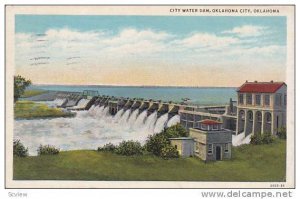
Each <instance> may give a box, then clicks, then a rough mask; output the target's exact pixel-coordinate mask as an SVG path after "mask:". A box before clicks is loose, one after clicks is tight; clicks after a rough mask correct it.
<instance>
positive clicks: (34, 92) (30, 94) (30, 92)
mask: <svg viewBox="0 0 300 199" xmlns="http://www.w3.org/2000/svg"><path fill="white" fill-rule="evenodd" d="M47 92H48V91H43V90H25V92H24V94H23V95H22V96H21V97H23V98H27V97H33V96H36V95H40V94H43V93H47Z"/></svg>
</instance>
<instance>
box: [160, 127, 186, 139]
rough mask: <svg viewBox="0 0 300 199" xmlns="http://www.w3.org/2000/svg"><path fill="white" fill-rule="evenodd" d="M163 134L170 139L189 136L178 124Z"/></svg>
mask: <svg viewBox="0 0 300 199" xmlns="http://www.w3.org/2000/svg"><path fill="white" fill-rule="evenodd" d="M163 133H164V134H165V136H166V137H168V138H178V137H187V136H188V132H187V130H186V129H185V128H184V127H183V126H182V125H181V124H176V125H174V126H171V127H169V128H167V129H166V130H165V131H163Z"/></svg>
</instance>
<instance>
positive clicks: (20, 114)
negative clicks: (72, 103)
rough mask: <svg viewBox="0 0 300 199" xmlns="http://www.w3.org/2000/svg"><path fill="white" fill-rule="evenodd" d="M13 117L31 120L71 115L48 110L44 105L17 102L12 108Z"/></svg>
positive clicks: (53, 109)
mask: <svg viewBox="0 0 300 199" xmlns="http://www.w3.org/2000/svg"><path fill="white" fill-rule="evenodd" d="M14 116H15V118H17V119H33V118H47V117H68V116H73V114H72V113H68V112H63V111H62V110H61V109H58V108H50V107H48V106H47V105H46V104H42V103H36V102H32V101H17V102H16V104H15V107H14Z"/></svg>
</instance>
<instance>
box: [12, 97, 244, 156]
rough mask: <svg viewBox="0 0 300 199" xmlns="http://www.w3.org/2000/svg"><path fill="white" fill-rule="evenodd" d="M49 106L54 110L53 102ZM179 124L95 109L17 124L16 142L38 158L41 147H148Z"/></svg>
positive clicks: (240, 141) (165, 118) (237, 141)
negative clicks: (152, 138)
mask: <svg viewBox="0 0 300 199" xmlns="http://www.w3.org/2000/svg"><path fill="white" fill-rule="evenodd" d="M40 103H47V102H40ZM47 104H48V105H49V106H50V104H51V102H48V103H47ZM179 121H180V117H179V115H175V116H173V117H171V118H170V117H168V114H164V115H161V116H160V117H158V115H157V112H156V111H155V112H153V113H152V114H150V115H147V111H143V112H141V113H139V112H138V110H134V111H130V110H126V111H124V110H123V109H121V110H119V111H118V113H117V114H116V115H114V116H111V115H110V114H109V113H108V108H104V107H103V106H102V107H99V106H92V107H91V108H90V109H89V110H88V111H77V114H76V116H75V117H73V118H53V119H33V120H15V121H14V139H20V140H21V142H22V143H23V144H24V145H25V146H26V147H28V150H29V155H36V154H37V148H38V146H39V145H40V144H42V145H48V144H49V145H53V146H56V147H58V148H60V150H63V151H65V150H76V149H92V150H95V149H97V147H99V146H103V145H104V144H106V143H113V144H118V143H120V142H121V141H123V140H135V141H139V142H141V143H142V144H144V143H145V141H146V139H147V137H148V136H149V135H152V134H154V133H159V132H161V131H162V130H163V129H164V128H165V127H170V126H172V125H175V124H177V123H178V122H179ZM249 141H250V137H249V136H248V137H246V138H245V137H244V135H243V134H240V135H238V136H233V145H235V146H237V145H240V144H243V143H249Z"/></svg>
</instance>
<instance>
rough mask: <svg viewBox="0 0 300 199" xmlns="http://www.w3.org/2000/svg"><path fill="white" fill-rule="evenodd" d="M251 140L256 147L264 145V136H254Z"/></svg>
mask: <svg viewBox="0 0 300 199" xmlns="http://www.w3.org/2000/svg"><path fill="white" fill-rule="evenodd" d="M250 139H251V140H250V143H251V144H254V145H258V144H263V141H262V136H261V134H260V133H258V134H254V135H252V136H251V138H250Z"/></svg>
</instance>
